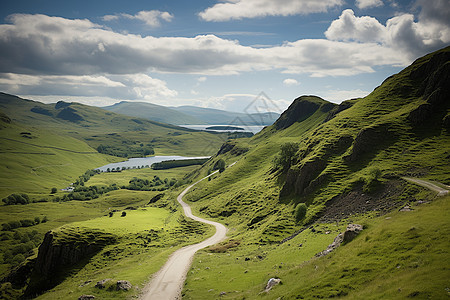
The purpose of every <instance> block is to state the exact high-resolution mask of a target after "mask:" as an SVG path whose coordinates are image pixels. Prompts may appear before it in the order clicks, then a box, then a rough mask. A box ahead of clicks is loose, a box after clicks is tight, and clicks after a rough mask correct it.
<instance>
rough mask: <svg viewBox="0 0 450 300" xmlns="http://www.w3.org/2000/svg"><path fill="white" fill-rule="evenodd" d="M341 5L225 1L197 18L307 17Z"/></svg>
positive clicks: (300, 0)
mask: <svg viewBox="0 0 450 300" xmlns="http://www.w3.org/2000/svg"><path fill="white" fill-rule="evenodd" d="M342 4H343V1H342V0H321V1H317V0H277V1H273V0H226V1H225V2H223V3H217V4H215V5H214V6H212V7H209V8H207V9H205V10H204V11H202V12H201V13H199V16H200V18H202V19H203V20H205V21H229V20H232V19H238V20H239V19H244V18H257V17H266V16H290V15H307V14H311V13H319V12H326V11H328V9H330V8H334V7H337V6H340V5H342Z"/></svg>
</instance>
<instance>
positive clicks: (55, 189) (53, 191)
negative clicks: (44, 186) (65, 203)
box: [50, 187, 58, 194]
mask: <svg viewBox="0 0 450 300" xmlns="http://www.w3.org/2000/svg"><path fill="white" fill-rule="evenodd" d="M57 191H58V189H57V188H55V187H54V188H52V191H51V192H50V193H51V194H56V192H57Z"/></svg>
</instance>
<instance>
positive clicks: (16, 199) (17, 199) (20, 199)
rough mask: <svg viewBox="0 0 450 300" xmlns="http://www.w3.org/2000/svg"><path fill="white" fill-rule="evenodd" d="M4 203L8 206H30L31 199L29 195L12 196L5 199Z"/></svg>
mask: <svg viewBox="0 0 450 300" xmlns="http://www.w3.org/2000/svg"><path fill="white" fill-rule="evenodd" d="M2 201H3V202H4V203H5V204H6V205H15V204H28V203H30V198H29V197H28V195H27V194H11V195H9V196H8V197H6V198H3V199H2Z"/></svg>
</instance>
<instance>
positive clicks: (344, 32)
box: [325, 1, 450, 60]
mask: <svg viewBox="0 0 450 300" xmlns="http://www.w3.org/2000/svg"><path fill="white" fill-rule="evenodd" d="M440 3H441V2H440V1H437V2H436V3H435V2H429V3H427V4H426V6H429V7H427V8H422V12H421V14H420V15H419V21H418V22H416V21H415V20H414V16H413V15H412V14H399V15H397V16H395V17H393V18H391V19H389V20H387V22H386V25H383V24H381V23H380V22H379V21H378V20H376V19H375V18H372V17H367V16H363V17H356V16H355V14H354V12H353V11H352V10H351V9H346V10H344V11H343V12H342V14H341V16H340V17H339V19H337V20H334V21H333V22H332V23H331V25H330V27H329V28H328V29H327V31H326V32H325V36H326V37H327V38H328V39H329V40H333V41H354V42H360V43H368V42H371V43H377V44H378V45H380V46H382V47H384V48H389V49H392V50H393V51H395V52H397V53H403V55H405V57H407V59H408V60H412V59H414V58H416V57H418V56H420V55H423V54H426V53H428V52H431V51H434V50H437V49H439V48H442V47H445V46H446V45H448V43H449V42H450V27H449V26H448V24H446V22H449V21H447V20H445V21H443V19H442V18H441V17H440V16H439V14H438V13H436V15H434V14H433V13H432V12H434V11H436V10H439V9H440V8H441V6H440ZM423 5H424V6H425V3H424V4H423ZM431 7H432V8H431ZM442 9H444V10H445V9H446V8H444V7H442ZM374 50H375V49H374Z"/></svg>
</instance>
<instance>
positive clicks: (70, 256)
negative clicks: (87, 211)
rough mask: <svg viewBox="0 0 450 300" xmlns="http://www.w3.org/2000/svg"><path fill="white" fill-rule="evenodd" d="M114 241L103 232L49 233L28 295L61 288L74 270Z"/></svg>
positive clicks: (35, 268) (110, 235)
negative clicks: (58, 285)
mask: <svg viewBox="0 0 450 300" xmlns="http://www.w3.org/2000/svg"><path fill="white" fill-rule="evenodd" d="M115 241H116V238H115V236H114V235H112V234H109V233H105V232H102V231H93V230H80V229H66V231H64V230H61V231H59V232H53V231H49V232H47V233H46V234H45V237H44V241H43V242H42V244H41V245H40V246H39V252H38V257H37V259H36V263H35V266H34V270H33V274H32V278H31V281H30V284H29V286H28V288H27V290H26V295H32V294H35V293H39V292H42V291H45V290H47V289H49V288H51V287H53V286H54V285H56V284H58V283H59V282H60V281H61V280H62V279H64V276H65V274H67V272H68V271H70V269H71V268H72V267H74V266H75V265H77V264H80V263H83V262H86V261H87V259H89V258H90V257H91V256H92V255H94V254H95V253H97V252H98V251H99V250H101V249H102V248H103V247H104V246H106V245H108V244H112V243H114V242H115Z"/></svg>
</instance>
